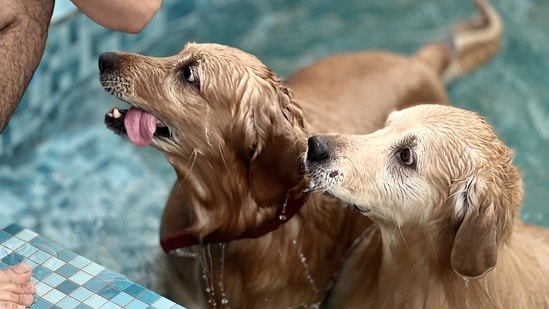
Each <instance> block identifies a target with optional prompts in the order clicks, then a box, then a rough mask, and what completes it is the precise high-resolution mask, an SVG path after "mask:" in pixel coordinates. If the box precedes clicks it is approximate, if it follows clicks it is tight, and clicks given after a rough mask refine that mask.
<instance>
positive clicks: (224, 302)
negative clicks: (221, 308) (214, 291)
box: [221, 298, 229, 305]
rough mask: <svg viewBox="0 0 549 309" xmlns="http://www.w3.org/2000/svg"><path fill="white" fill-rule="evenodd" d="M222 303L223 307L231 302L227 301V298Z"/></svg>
mask: <svg viewBox="0 0 549 309" xmlns="http://www.w3.org/2000/svg"><path fill="white" fill-rule="evenodd" d="M221 303H222V304H223V305H226V304H228V303H229V300H228V299H226V298H223V299H221Z"/></svg>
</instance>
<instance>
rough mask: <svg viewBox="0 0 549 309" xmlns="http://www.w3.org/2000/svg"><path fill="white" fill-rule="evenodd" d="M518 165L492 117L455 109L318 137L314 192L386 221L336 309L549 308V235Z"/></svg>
mask: <svg viewBox="0 0 549 309" xmlns="http://www.w3.org/2000/svg"><path fill="white" fill-rule="evenodd" d="M511 160H512V152H511V150H510V149H509V148H507V147H506V146H505V145H504V144H503V142H501V141H500V140H499V139H498V138H497V137H496V134H495V133H494V131H493V130H492V128H491V127H490V125H489V124H488V123H487V122H486V121H485V120H484V119H483V118H482V117H480V116H479V115H477V114H475V113H473V112H470V111H465V110H462V109H458V108H455V107H450V106H441V105H420V106H414V107H411V108H407V109H404V110H402V111H398V112H394V113H392V114H391V115H390V116H389V118H388V120H387V123H386V125H385V127H384V128H383V129H381V130H378V131H376V132H374V133H371V134H368V135H323V136H322V135H321V136H314V137H311V138H310V139H309V149H308V151H307V158H306V169H307V171H308V173H310V175H311V177H312V179H313V180H312V183H313V184H314V186H316V187H317V188H320V189H322V190H323V191H326V192H328V193H329V194H330V195H333V196H335V197H337V198H339V199H341V200H342V201H343V202H344V203H346V204H349V205H352V206H354V208H356V209H357V210H358V212H360V213H362V214H363V215H364V216H366V217H368V218H370V219H372V220H373V221H374V222H375V223H377V225H378V229H377V231H376V232H374V233H372V235H370V241H371V242H370V249H369V250H365V251H364V252H363V255H362V256H359V255H355V256H353V257H352V259H350V260H349V261H348V262H347V265H346V266H347V271H349V273H347V274H345V273H344V274H343V275H342V276H343V277H345V282H341V288H340V289H339V290H338V291H336V292H334V295H333V298H332V301H333V302H334V303H335V304H337V308H548V306H549V263H548V262H547V258H548V257H549V231H546V230H542V229H540V228H537V227H534V226H529V225H526V224H524V223H523V222H521V221H520V219H519V218H518V211H519V208H520V205H521V200H522V187H521V178H520V176H519V173H518V170H517V168H516V167H515V166H513V164H512V163H511ZM358 212H357V215H359V213H358ZM372 266H375V267H372ZM350 278H353V279H350ZM361 278H375V280H370V279H367V280H362V279H361Z"/></svg>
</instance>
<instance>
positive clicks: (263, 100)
mask: <svg viewBox="0 0 549 309" xmlns="http://www.w3.org/2000/svg"><path fill="white" fill-rule="evenodd" d="M254 105H255V106H254V110H253V113H251V114H250V115H252V118H251V121H249V123H250V124H251V125H252V126H253V130H249V131H252V132H254V133H255V136H254V137H255V138H256V142H255V146H256V151H255V153H254V155H253V157H252V158H251V160H250V164H249V181H250V186H251V189H252V190H251V192H252V195H253V197H254V200H255V201H256V202H259V203H261V202H265V201H269V200H270V201H272V200H273V199H280V198H281V197H282V196H283V195H284V194H285V193H286V191H287V190H288V188H289V187H292V186H294V185H295V184H296V182H299V181H300V178H301V173H300V171H299V170H298V169H297V164H298V163H299V162H301V161H300V158H301V155H302V154H303V153H304V152H305V150H306V147H307V145H306V136H307V135H306V133H305V131H304V130H305V129H304V121H303V115H302V111H301V108H300V107H299V106H298V105H297V103H296V102H295V101H294V100H293V96H292V93H291V90H290V89H288V88H287V87H286V86H285V85H284V84H282V83H281V82H280V81H278V80H277V79H272V80H270V81H269V89H266V90H264V91H261V92H260V96H259V97H258V99H257V100H256V102H255V103H254Z"/></svg>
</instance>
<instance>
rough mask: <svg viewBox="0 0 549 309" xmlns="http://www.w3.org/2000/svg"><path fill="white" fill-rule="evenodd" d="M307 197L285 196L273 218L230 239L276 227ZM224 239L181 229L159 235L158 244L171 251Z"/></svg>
mask: <svg viewBox="0 0 549 309" xmlns="http://www.w3.org/2000/svg"><path fill="white" fill-rule="evenodd" d="M308 198H309V193H303V194H301V195H299V197H298V198H296V199H295V200H291V201H288V200H287V199H288V198H286V201H284V204H282V205H279V207H278V208H277V210H276V215H275V216H274V218H272V219H271V220H269V221H267V222H265V223H264V224H263V225H261V226H259V227H258V228H256V229H254V230H251V231H245V232H244V233H242V235H240V236H238V237H236V238H233V239H230V240H237V239H243V238H257V237H261V236H263V235H265V234H267V233H269V232H272V231H274V230H276V229H278V227H279V226H281V225H282V224H284V223H286V222H288V221H290V219H291V218H292V217H293V216H294V215H295V214H296V213H297V212H298V211H299V210H300V209H301V206H303V205H304V204H305V202H306V201H307V199H308ZM224 241H229V240H227V239H224V238H223V235H219V234H210V235H208V236H206V237H204V238H203V239H199V238H198V237H195V236H193V235H191V234H189V233H188V232H186V231H181V232H177V233H174V234H170V235H166V236H162V237H160V246H161V247H162V249H163V250H164V252H166V253H172V252H173V251H174V250H176V249H180V248H185V247H188V246H193V245H198V244H201V245H205V244H211V243H220V242H224Z"/></svg>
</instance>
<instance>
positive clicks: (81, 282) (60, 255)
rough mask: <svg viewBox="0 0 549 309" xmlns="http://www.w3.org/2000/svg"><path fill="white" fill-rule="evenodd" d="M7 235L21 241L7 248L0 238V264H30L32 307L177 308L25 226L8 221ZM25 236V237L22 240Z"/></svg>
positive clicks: (6, 265) (5, 240)
mask: <svg viewBox="0 0 549 309" xmlns="http://www.w3.org/2000/svg"><path fill="white" fill-rule="evenodd" d="M0 233H5V234H9V235H13V234H16V235H19V236H20V238H21V239H19V238H18V239H19V241H21V242H23V244H22V245H20V246H16V247H17V248H16V249H15V251H13V252H10V250H9V249H7V246H6V243H7V242H10V243H13V241H14V238H16V237H9V238H5V239H4V242H0V248H3V249H2V250H0V268H5V267H9V266H12V265H15V264H17V263H20V262H21V261H25V262H26V263H27V264H29V266H31V267H32V278H31V281H32V282H33V283H34V284H36V295H35V302H34V304H33V305H32V309H37V308H38V309H42V308H43V309H46V308H47V309H55V308H62V309H66V308H82V309H88V308H93V309H98V308H103V309H119V308H136V309H137V308H158V309H165V308H179V309H184V308H183V307H181V306H178V305H176V304H175V303H173V302H172V301H170V300H168V299H165V298H163V297H162V296H160V295H159V294H157V293H155V292H153V291H151V290H148V289H146V288H145V287H143V286H141V285H139V284H136V283H134V282H132V281H130V280H129V279H127V278H126V277H125V276H123V275H121V274H119V273H117V272H115V271H112V270H110V269H107V268H105V267H104V266H102V265H100V264H97V263H95V262H93V261H91V260H89V259H88V258H85V257H83V256H81V255H77V254H76V253H74V252H71V251H68V250H66V249H64V248H62V247H60V246H59V245H58V244H56V243H53V242H51V241H49V240H48V239H46V238H44V237H42V236H40V235H38V234H36V233H35V232H33V231H31V230H27V229H20V228H18V226H16V225H10V226H9V229H8V231H7V232H6V231H5V230H3V231H0ZM22 239H25V240H26V241H23V240H22Z"/></svg>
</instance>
